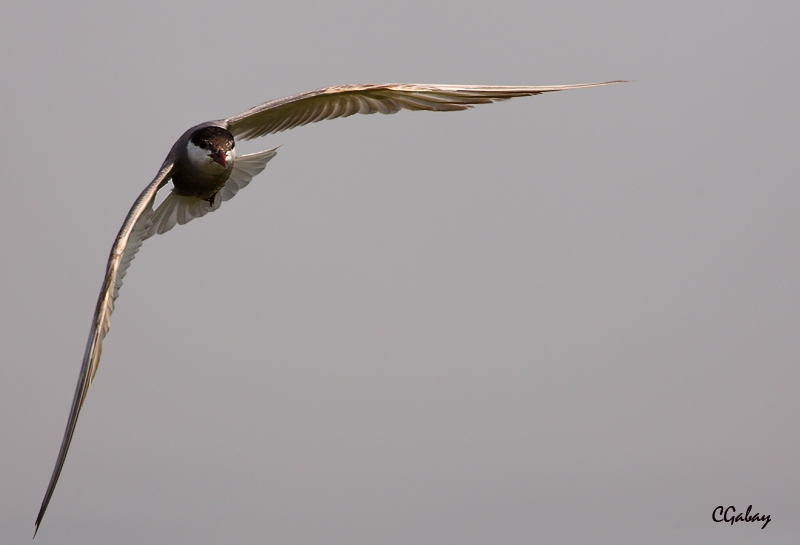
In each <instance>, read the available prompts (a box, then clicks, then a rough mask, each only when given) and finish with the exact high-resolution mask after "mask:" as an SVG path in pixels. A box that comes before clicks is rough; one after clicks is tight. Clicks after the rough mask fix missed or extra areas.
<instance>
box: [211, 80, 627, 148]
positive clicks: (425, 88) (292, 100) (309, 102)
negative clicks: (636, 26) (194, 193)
mask: <svg viewBox="0 0 800 545" xmlns="http://www.w3.org/2000/svg"><path fill="white" fill-rule="evenodd" d="M612 83H623V82H622V81H606V82H602V83H582V84H577V85H554V86H550V87H503V86H489V85H425V84H417V83H389V84H377V85H339V86H337V87H326V88H324V89H317V90H316V91H311V92H308V93H302V94H299V95H293V96H290V97H286V98H279V99H277V100H272V101H270V102H265V103H264V104H261V105H259V106H256V107H255V108H251V109H249V110H247V111H246V112H243V113H241V114H239V115H235V116H233V117H229V118H228V119H226V120H225V123H227V126H228V130H229V131H231V133H232V134H233V135H234V136H235V137H236V138H242V139H244V140H249V139H251V138H257V137H259V136H264V135H265V134H271V133H276V132H280V131H285V130H288V129H293V128H295V127H300V126H302V125H306V124H308V123H314V122H317V121H322V120H324V119H335V118H337V117H347V116H350V115H353V114H374V113H376V112H380V113H382V114H393V113H396V112H399V111H400V110H428V111H438V112H450V111H455V110H466V109H467V108H471V107H472V106H474V105H476V104H488V103H490V102H494V101H497V100H507V99H509V98H515V97H525V96H531V95H540V94H542V93H552V92H555V91H566V90H568V89H581V88H584V87H598V86H600V85H611V84H612Z"/></svg>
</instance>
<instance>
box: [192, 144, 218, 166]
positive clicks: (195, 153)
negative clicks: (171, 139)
mask: <svg viewBox="0 0 800 545" xmlns="http://www.w3.org/2000/svg"><path fill="white" fill-rule="evenodd" d="M186 151H187V152H188V154H189V160H190V161H191V162H192V164H195V165H208V164H209V163H213V160H212V159H211V157H209V156H208V150H205V149H203V148H201V147H200V146H196V145H194V143H192V142H191V141H189V143H188V144H187V146H186Z"/></svg>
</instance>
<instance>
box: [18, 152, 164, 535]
mask: <svg viewBox="0 0 800 545" xmlns="http://www.w3.org/2000/svg"><path fill="white" fill-rule="evenodd" d="M172 166H173V163H172V161H170V160H168V161H165V162H164V164H163V165H162V167H161V170H160V171H159V172H158V175H156V177H155V178H154V179H153V181H152V182H150V184H149V185H148V186H147V188H145V190H144V191H142V193H141V194H140V195H139V198H137V199H136V202H135V203H133V206H132V207H131V210H130V212H128V216H127V217H126V218H125V223H123V224H122V228H121V229H120V230H119V234H117V238H116V239H115V240H114V246H112V248H111V254H110V255H109V257H108V265H106V276H105V279H104V280H103V288H102V289H101V290H100V297H99V298H98V299H97V307H96V308H95V311H94V318H92V327H91V330H90V331H89V340H88V342H87V343H86V352H85V353H84V355H83V364H82V365H81V372H80V375H78V386H77V388H76V389H75V397H74V398H73V399H72V408H71V409H70V411H69V418H68V419H67V429H66V431H65V432H64V439H63V440H62V442H61V449H60V450H59V451H58V458H57V459H56V467H55V469H53V475H52V476H51V477H50V484H49V485H48V486H47V492H46V493H45V495H44V500H43V501H42V507H41V509H39V515H38V516H37V517H36V531H38V530H39V524H40V523H41V522H42V517H44V512H45V511H46V510H47V505H48V504H49V503H50V498H51V497H52V496H53V490H55V488H56V483H57V482H58V477H59V476H60V475H61V469H62V468H63V467H64V460H66V458H67V451H68V450H69V444H70V442H71V441H72V435H73V433H75V424H76V423H77V422H78V414H79V413H80V411H81V407H82V406H83V401H84V399H86V392H87V391H88V390H89V385H90V384H91V383H92V380H93V379H94V375H95V373H96V372H97V365H98V363H99V362H100V353H101V352H102V350H103V338H104V337H105V336H106V333H107V332H108V328H109V326H110V324H111V313H112V312H113V311H114V301H115V300H116V299H117V296H118V295H119V288H120V287H121V286H122V279H123V278H124V277H125V273H126V272H127V270H128V267H129V266H130V264H131V261H132V260H133V258H134V257H135V255H136V252H137V251H139V247H140V246H141V245H142V241H143V240H144V239H145V238H146V235H147V231H148V229H149V227H150V225H151V223H152V217H153V198H154V197H155V195H156V193H157V192H158V190H159V189H160V188H161V187H162V186H163V185H164V184H165V183H167V181H168V180H169V178H170V175H171V173H172ZM33 535H34V537H35V536H36V533H35V532H34V534H33Z"/></svg>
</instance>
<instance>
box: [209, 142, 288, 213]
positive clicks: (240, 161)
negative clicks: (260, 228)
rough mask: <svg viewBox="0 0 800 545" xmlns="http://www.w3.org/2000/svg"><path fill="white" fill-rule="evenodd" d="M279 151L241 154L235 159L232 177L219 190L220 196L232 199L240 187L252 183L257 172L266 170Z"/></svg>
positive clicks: (269, 150) (276, 149)
mask: <svg viewBox="0 0 800 545" xmlns="http://www.w3.org/2000/svg"><path fill="white" fill-rule="evenodd" d="M277 153H278V148H272V149H268V150H266V151H259V152H258V153H250V154H248V155H240V156H238V157H236V158H235V159H234V160H233V170H232V171H231V177H230V178H228V181H227V182H226V183H225V187H223V188H222V189H220V190H219V196H220V198H221V199H222V200H223V201H227V200H230V199H232V198H233V197H234V195H236V193H238V192H239V190H240V189H242V188H243V187H245V186H246V185H247V184H249V183H250V180H252V179H253V178H254V177H255V176H256V174H258V173H259V172H261V171H262V170H264V168H265V167H266V166H267V163H268V162H269V160H270V159H272V158H273V157H275V155H277Z"/></svg>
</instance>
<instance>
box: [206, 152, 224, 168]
mask: <svg viewBox="0 0 800 545" xmlns="http://www.w3.org/2000/svg"><path fill="white" fill-rule="evenodd" d="M208 156H209V157H211V158H212V159H213V160H214V162H215V163H219V164H220V165H222V166H223V167H227V166H228V158H227V157H226V156H225V152H224V151H222V150H219V151H217V152H215V153H209V154H208Z"/></svg>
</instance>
